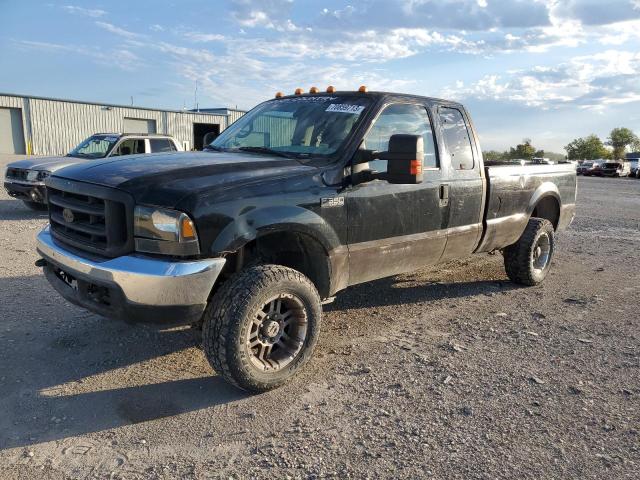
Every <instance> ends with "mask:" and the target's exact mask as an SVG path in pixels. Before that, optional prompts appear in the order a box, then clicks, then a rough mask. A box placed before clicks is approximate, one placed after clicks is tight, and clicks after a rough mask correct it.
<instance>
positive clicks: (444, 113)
mask: <svg viewBox="0 0 640 480" xmlns="http://www.w3.org/2000/svg"><path fill="white" fill-rule="evenodd" d="M438 117H439V118H440V125H441V126H442V136H443V138H444V143H445V146H446V147H447V150H448V151H449V156H450V157H451V165H452V166H453V167H454V168H455V169H456V170H473V167H474V159H473V148H472V143H471V135H470V134H469V129H468V128H467V124H466V122H465V119H464V115H463V114H462V112H461V111H460V110H458V109H457V108H452V107H439V108H438Z"/></svg>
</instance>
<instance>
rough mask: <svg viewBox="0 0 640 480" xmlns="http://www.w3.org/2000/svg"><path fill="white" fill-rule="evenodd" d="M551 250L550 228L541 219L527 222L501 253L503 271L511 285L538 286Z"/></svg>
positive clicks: (553, 241) (547, 265)
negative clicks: (519, 234)
mask: <svg viewBox="0 0 640 480" xmlns="http://www.w3.org/2000/svg"><path fill="white" fill-rule="evenodd" d="M554 250H555V237H554V231H553V225H552V224H551V222H550V221H549V220H545V219H543V218H531V219H530V220H529V223H528V224H527V228H525V230H524V233H523V234H522V236H520V238H519V239H518V241H517V242H516V243H514V244H513V245H510V246H508V247H507V248H505V249H504V252H503V253H504V267H505V270H506V272H507V276H508V277H509V279H510V280H511V281H512V282H514V283H520V284H522V285H529V286H532V285H538V284H539V283H540V282H542V281H543V280H544V279H545V277H546V276H547V273H548V272H549V267H551V259H552V258H553V253H554Z"/></svg>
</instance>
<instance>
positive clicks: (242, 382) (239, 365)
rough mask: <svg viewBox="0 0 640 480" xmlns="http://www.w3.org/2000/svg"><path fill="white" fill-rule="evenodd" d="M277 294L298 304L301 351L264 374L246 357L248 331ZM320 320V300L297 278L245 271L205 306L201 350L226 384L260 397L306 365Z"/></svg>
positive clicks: (266, 268) (278, 271)
mask: <svg viewBox="0 0 640 480" xmlns="http://www.w3.org/2000/svg"><path fill="white" fill-rule="evenodd" d="M280 294H293V295H295V296H296V297H297V299H299V300H300V301H301V302H302V304H303V306H304V309H305V313H306V317H307V330H306V335H305V339H304V342H303V346H302V349H301V350H300V351H299V353H298V354H297V355H296V357H295V358H294V359H293V360H291V362H290V363H289V364H288V365H287V366H285V367H283V368H282V369H281V370H278V371H275V372H264V371H261V370H259V369H258V368H257V367H256V366H255V365H254V364H253V363H252V361H251V358H250V354H248V352H247V348H246V345H245V342H246V335H247V330H248V329H250V328H251V325H252V322H253V316H254V314H255V312H256V311H258V310H259V309H260V308H262V306H263V305H264V304H265V302H266V301H268V299H269V298H271V297H273V296H274V295H280ZM321 320H322V307H321V304H320V295H319V294H318V291H317V290H316V288H315V286H314V285H313V283H312V282H311V281H310V280H309V279H308V278H307V277H305V276H304V275H303V274H302V273H300V272H298V271H296V270H294V269H292V268H288V267H283V266H281V265H254V266H250V267H247V268H245V269H244V270H242V271H240V272H238V273H237V274H235V275H234V276H233V277H231V278H230V279H229V280H227V281H226V282H225V283H224V284H223V285H222V286H221V287H220V289H219V290H218V291H217V292H216V293H215V295H214V296H213V298H212V299H211V300H210V301H209V304H208V306H207V308H206V310H205V313H204V324H203V328H202V341H203V350H204V353H205V355H206V357H207V360H208V361H209V363H210V364H211V366H212V367H213V369H214V370H215V371H216V372H217V373H218V374H220V375H222V377H223V378H224V379H225V380H227V381H228V382H229V383H231V384H233V385H235V386H236V387H238V388H241V389H243V390H246V391H249V392H254V393H257V392H264V391H267V390H271V389H273V388H276V387H279V386H281V385H282V384H284V383H285V382H286V381H287V380H289V379H290V378H291V377H292V376H293V375H294V374H295V373H296V372H297V371H298V370H299V369H300V368H301V367H302V366H303V365H304V364H306V363H307V362H308V361H309V359H310V358H311V356H312V353H313V350H314V348H315V346H316V343H317V341H318V337H319V333H320V324H321Z"/></svg>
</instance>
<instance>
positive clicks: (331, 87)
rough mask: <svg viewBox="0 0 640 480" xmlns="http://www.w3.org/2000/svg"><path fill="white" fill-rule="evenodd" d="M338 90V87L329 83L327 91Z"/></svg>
mask: <svg viewBox="0 0 640 480" xmlns="http://www.w3.org/2000/svg"><path fill="white" fill-rule="evenodd" d="M335 92H336V87H334V86H333V85H329V86H328V87H327V93H335Z"/></svg>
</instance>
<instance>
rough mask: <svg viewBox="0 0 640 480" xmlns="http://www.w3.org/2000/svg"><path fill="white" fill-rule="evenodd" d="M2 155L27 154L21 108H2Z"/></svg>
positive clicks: (0, 121)
mask: <svg viewBox="0 0 640 480" xmlns="http://www.w3.org/2000/svg"><path fill="white" fill-rule="evenodd" d="M0 153H19V154H24V153H26V151H25V148H24V132H23V131H22V110H20V109H19V108H0Z"/></svg>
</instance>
